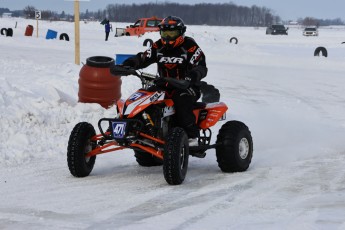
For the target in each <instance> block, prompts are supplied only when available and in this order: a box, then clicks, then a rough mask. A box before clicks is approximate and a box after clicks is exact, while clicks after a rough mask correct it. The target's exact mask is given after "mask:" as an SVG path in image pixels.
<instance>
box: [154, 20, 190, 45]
mask: <svg viewBox="0 0 345 230" xmlns="http://www.w3.org/2000/svg"><path fill="white" fill-rule="evenodd" d="M158 27H159V33H160V36H161V41H162V43H163V45H164V46H165V47H167V48H174V47H177V46H179V45H180V44H182V43H183V41H184V33H185V32H186V28H187V27H186V26H185V25H184V22H183V21H182V19H181V18H179V17H176V16H168V17H166V18H164V19H163V20H162V21H161V23H159V25H158Z"/></svg>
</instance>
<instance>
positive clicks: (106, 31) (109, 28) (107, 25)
mask: <svg viewBox="0 0 345 230" xmlns="http://www.w3.org/2000/svg"><path fill="white" fill-rule="evenodd" d="M104 27H105V40H106V41H108V37H109V33H110V30H112V26H111V24H110V22H109V20H107V21H106V23H105V25H104Z"/></svg>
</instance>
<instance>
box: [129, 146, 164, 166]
mask: <svg viewBox="0 0 345 230" xmlns="http://www.w3.org/2000/svg"><path fill="white" fill-rule="evenodd" d="M134 156H135V158H136V160H137V162H138V164H139V165H140V166H144V167H151V166H159V165H162V164H163V161H162V160H161V159H159V158H157V157H154V156H152V155H151V154H150V153H147V152H145V151H140V150H134Z"/></svg>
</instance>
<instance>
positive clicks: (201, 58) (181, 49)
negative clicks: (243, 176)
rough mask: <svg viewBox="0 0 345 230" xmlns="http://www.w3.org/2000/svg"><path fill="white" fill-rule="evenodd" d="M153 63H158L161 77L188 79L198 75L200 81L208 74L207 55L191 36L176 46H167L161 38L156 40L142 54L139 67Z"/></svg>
mask: <svg viewBox="0 0 345 230" xmlns="http://www.w3.org/2000/svg"><path fill="white" fill-rule="evenodd" d="M153 63H157V67H158V73H159V75H160V76H161V77H173V78H177V79H186V78H190V77H191V76H193V77H195V76H197V78H198V79H196V80H197V81H199V80H200V79H202V78H204V77H206V74H207V67H206V59H205V55H204V53H203V52H202V50H201V48H200V47H199V46H198V44H197V43H196V42H195V41H194V39H193V38H190V37H185V38H184V41H183V42H182V43H181V45H179V46H178V47H175V48H166V47H164V46H163V44H162V42H161V40H158V41H156V42H155V43H154V44H153V45H152V47H150V48H149V49H148V50H146V51H145V52H144V53H143V54H142V56H141V60H140V62H139V66H137V68H145V67H147V66H149V65H151V64H153ZM191 72H193V74H191ZM189 80H191V79H189Z"/></svg>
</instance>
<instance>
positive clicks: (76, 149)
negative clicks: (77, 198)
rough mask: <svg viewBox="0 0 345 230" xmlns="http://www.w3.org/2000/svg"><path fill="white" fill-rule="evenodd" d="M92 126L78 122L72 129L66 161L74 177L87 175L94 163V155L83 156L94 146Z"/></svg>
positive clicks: (94, 133)
mask: <svg viewBox="0 0 345 230" xmlns="http://www.w3.org/2000/svg"><path fill="white" fill-rule="evenodd" d="M95 135H96V132H95V129H94V127H93V126H92V125H91V124H89V123H87V122H80V123H78V124H77V125H76V126H75V127H74V128H73V130H72V132H71V135H70V137H69V141H68V147H67V163H68V168H69V171H70V172H71V174H72V175H73V176H75V177H86V176H88V175H89V174H90V173H91V171H92V169H93V166H94V164H95V161H96V156H93V157H85V155H86V153H88V152H90V151H91V150H92V149H95V148H96V142H93V141H91V137H93V136H95Z"/></svg>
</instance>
